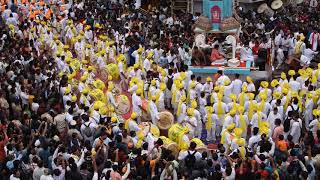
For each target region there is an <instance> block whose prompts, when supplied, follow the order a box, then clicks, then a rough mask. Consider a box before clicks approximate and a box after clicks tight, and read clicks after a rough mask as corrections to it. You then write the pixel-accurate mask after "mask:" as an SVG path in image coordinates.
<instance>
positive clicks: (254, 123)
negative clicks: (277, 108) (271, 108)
mask: <svg viewBox="0 0 320 180" xmlns="http://www.w3.org/2000/svg"><path fill="white" fill-rule="evenodd" d="M259 114H260V122H263V121H266V120H267V116H266V115H265V114H264V113H263V112H259ZM258 121H259V117H258V113H255V114H254V115H253V116H252V121H251V122H250V124H251V125H252V127H259V126H258Z"/></svg>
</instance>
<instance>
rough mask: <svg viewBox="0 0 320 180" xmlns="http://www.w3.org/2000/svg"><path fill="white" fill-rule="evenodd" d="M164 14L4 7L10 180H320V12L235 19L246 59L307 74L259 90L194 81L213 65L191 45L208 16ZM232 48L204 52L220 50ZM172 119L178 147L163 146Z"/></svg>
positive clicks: (246, 81)
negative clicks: (162, 125) (163, 124)
mask: <svg viewBox="0 0 320 180" xmlns="http://www.w3.org/2000/svg"><path fill="white" fill-rule="evenodd" d="M123 3H125V4H123ZM139 3H141V2H140V1H139ZM159 3H160V4H158V6H157V7H151V8H149V11H148V12H147V13H143V12H141V11H139V10H138V9H137V8H138V7H139V6H140V4H137V3H136V2H133V1H128V2H123V1H120V2H117V1H97V2H96V3H92V2H91V1H80V2H79V1H78V2H73V1H69V2H64V1H46V0H44V1H43V0H40V1H31V2H29V1H23V0H22V1H19V0H18V1H9V2H7V1H0V5H1V20H0V27H1V28H0V29H1V31H0V37H1V38H0V58H1V61H0V67H1V68H0V78H1V80H0V84H1V89H0V171H1V172H0V179H10V180H18V179H33V180H51V179H55V180H64V179H92V180H98V179H102V180H103V179H112V180H118V179H161V180H164V179H174V180H176V179H228V180H232V179H247V178H250V179H306V180H314V179H318V178H319V177H320V172H319V169H320V141H319V137H320V106H319V105H320V98H319V97H320V87H319V86H320V85H319V82H320V65H319V66H315V67H313V66H310V67H309V65H310V64H311V63H312V62H316V61H317V60H316V59H314V55H316V53H317V50H318V49H319V47H318V46H317V45H318V44H317V43H318V42H319V38H320V36H319V33H318V29H317V28H318V27H317V22H318V19H317V16H318V15H319V12H320V11H317V10H316V9H315V8H312V7H308V6H307V3H303V5H299V6H295V7H293V8H289V10H288V11H286V10H285V11H284V12H276V13H275V14H273V15H272V16H271V17H267V16H265V15H261V14H257V13H256V12H255V11H248V12H244V11H243V9H242V8H241V7H236V8H235V9H236V10H235V11H236V12H237V15H238V16H239V17H240V18H242V20H243V22H241V24H242V25H241V31H240V34H239V41H240V42H241V46H243V48H240V49H241V50H240V54H241V56H240V58H241V59H242V60H246V59H247V58H250V57H251V56H253V55H254V53H255V54H259V52H261V49H265V50H266V56H265V61H267V59H269V62H274V61H275V62H276V63H275V64H273V63H271V64H272V65H276V66H277V68H279V67H280V66H281V65H282V64H284V62H286V60H287V59H290V57H291V56H294V57H295V58H298V59H300V62H301V65H302V68H301V69H299V70H298V71H295V70H289V71H288V72H282V73H281V77H280V78H279V79H273V80H272V81H261V82H260V83H258V84H257V82H255V80H253V79H252V77H250V76H247V77H242V76H240V75H239V74H236V75H235V76H234V77H229V76H227V75H225V74H224V72H223V71H222V70H220V71H218V73H217V74H215V75H214V76H205V77H204V76H203V75H197V74H193V72H192V71H190V70H189V66H190V65H191V64H192V63H195V61H197V62H198V63H200V64H201V63H202V62H204V61H206V59H208V58H210V53H205V52H203V51H202V50H201V48H198V47H195V46H194V33H193V31H192V29H193V23H194V22H195V21H196V20H197V18H198V17H199V14H195V15H192V14H188V13H179V14H171V10H170V3H169V2H168V1H160V2H159ZM255 26H256V27H255ZM222 39H224V38H221V37H220V38H215V37H214V35H210V36H208V39H207V40H206V41H207V42H208V44H210V45H213V44H216V45H213V46H215V47H217V48H215V50H217V51H218V50H219V46H221V44H222V43H223V40H222ZM220 49H221V48H220ZM221 53H222V52H221ZM311 55H312V56H311ZM304 56H305V57H306V58H309V59H307V60H305V58H304ZM312 67H313V68H312ZM119 97H121V98H119ZM122 100H123V101H125V102H129V108H123V106H124V105H123V104H121V102H122ZM120 112H121V113H120ZM162 112H170V113H172V114H173V115H174V125H172V128H173V127H174V128H176V127H177V129H180V131H179V132H176V134H179V135H177V137H176V138H175V139H173V138H171V137H170V133H171V132H170V131H171V130H169V133H168V132H167V133H168V135H167V137H164V136H163V132H161V135H162V136H160V137H159V129H158V128H157V125H158V124H159V121H160V114H161V113H162ZM146 114H147V115H148V114H149V116H150V119H148V118H146V116H145V115H146ZM148 120H149V122H147V123H146V122H145V121H148ZM164 134H165V133H164ZM170 138H171V139H170ZM168 142H170V143H174V144H176V145H177V147H178V152H174V151H172V150H170V149H169V148H167V147H168ZM200 145H201V146H203V145H205V150H203V149H202V150H200V149H199V146H200Z"/></svg>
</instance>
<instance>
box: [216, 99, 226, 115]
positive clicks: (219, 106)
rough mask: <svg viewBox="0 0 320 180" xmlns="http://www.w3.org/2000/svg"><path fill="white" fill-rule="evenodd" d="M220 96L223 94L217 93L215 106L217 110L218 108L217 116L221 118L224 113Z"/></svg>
mask: <svg viewBox="0 0 320 180" xmlns="http://www.w3.org/2000/svg"><path fill="white" fill-rule="evenodd" d="M222 97H223V95H222V94H221V93H219V94H218V102H217V103H218V106H217V108H218V109H217V110H218V112H217V113H218V117H219V118H221V117H222V116H223V114H224V113H225V112H224V110H223V106H222Z"/></svg>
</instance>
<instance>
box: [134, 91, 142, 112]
mask: <svg viewBox="0 0 320 180" xmlns="http://www.w3.org/2000/svg"><path fill="white" fill-rule="evenodd" d="M140 106H142V101H141V98H140V97H139V96H137V95H136V94H135V93H134V94H133V95H132V107H133V111H134V112H136V113H137V115H138V116H140V115H141V113H142V111H141V109H140Z"/></svg>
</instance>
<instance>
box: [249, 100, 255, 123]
mask: <svg viewBox="0 0 320 180" xmlns="http://www.w3.org/2000/svg"><path fill="white" fill-rule="evenodd" d="M253 110H254V103H253V101H252V100H250V101H249V109H248V118H249V119H250V120H251V119H252V116H253Z"/></svg>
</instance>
